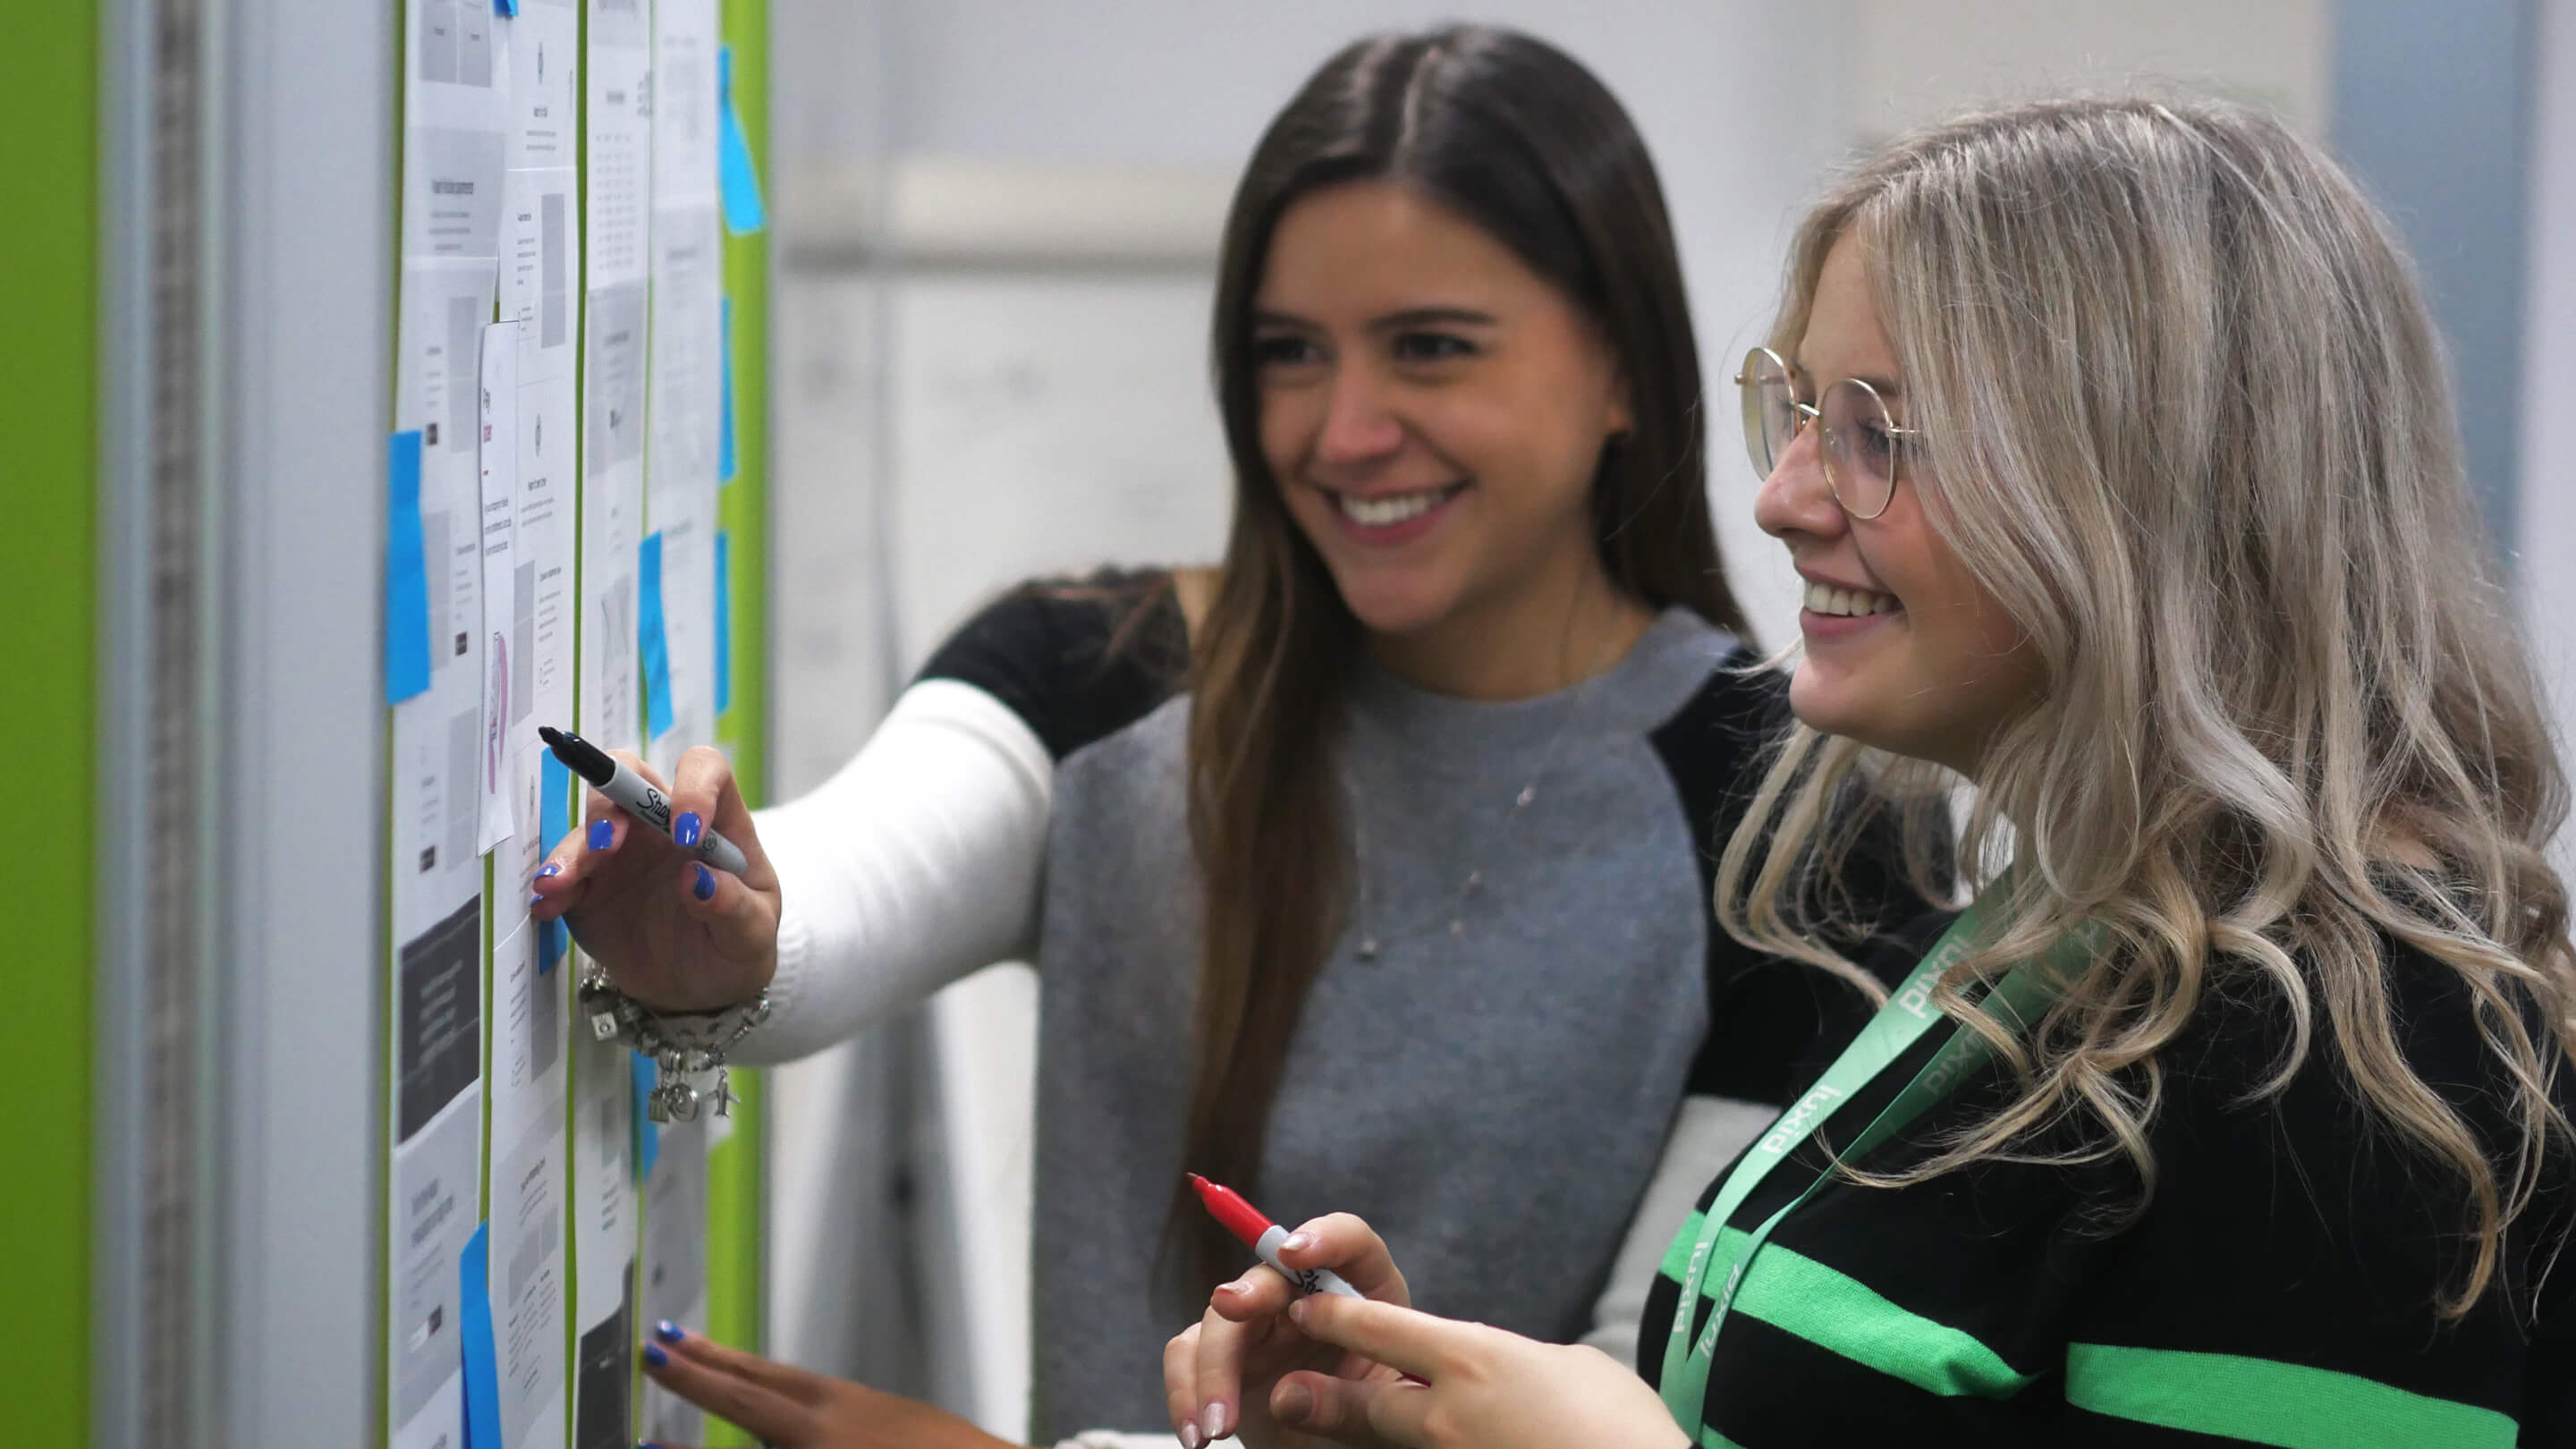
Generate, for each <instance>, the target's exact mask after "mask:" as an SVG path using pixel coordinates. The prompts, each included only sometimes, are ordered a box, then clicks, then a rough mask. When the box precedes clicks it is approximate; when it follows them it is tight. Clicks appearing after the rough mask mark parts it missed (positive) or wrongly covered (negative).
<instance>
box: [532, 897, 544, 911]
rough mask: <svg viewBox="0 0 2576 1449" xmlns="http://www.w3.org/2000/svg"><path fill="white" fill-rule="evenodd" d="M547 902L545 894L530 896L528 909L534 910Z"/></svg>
mask: <svg viewBox="0 0 2576 1449" xmlns="http://www.w3.org/2000/svg"><path fill="white" fill-rule="evenodd" d="M545 903H546V898H545V897H544V896H530V897H528V909H529V910H532V911H533V910H535V909H536V908H537V907H539V906H542V905H544V904H545Z"/></svg>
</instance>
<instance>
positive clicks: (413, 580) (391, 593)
mask: <svg viewBox="0 0 2576 1449" xmlns="http://www.w3.org/2000/svg"><path fill="white" fill-rule="evenodd" d="M428 688H429V559H428V557H427V546H426V545H425V544H423V543H422V542H421V536H420V432H419V430H417V429H414V430H413V431H411V432H408V433H396V434H394V436H393V441H392V443H391V445H390V446H389V447H388V448H387V449H386V450H385V703H387V704H400V703H402V702H403V701H404V700H406V699H409V698H411V697H412V696H413V695H416V694H420V693H423V692H425V691H427V690H428Z"/></svg>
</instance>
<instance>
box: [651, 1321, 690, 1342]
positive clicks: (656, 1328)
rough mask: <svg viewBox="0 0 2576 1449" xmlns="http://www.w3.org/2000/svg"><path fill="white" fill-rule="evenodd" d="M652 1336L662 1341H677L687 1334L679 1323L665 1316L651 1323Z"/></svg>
mask: <svg viewBox="0 0 2576 1449" xmlns="http://www.w3.org/2000/svg"><path fill="white" fill-rule="evenodd" d="M653 1336H654V1337H655V1338H658V1339H660V1340H662V1341H663V1342H664V1343H678V1342H679V1341H680V1340H681V1339H684V1338H686V1337H688V1336H689V1335H688V1332H687V1331H686V1330H684V1329H682V1328H681V1327H680V1325H678V1324H676V1323H673V1322H672V1321H671V1320H669V1319H667V1318H665V1319H663V1320H662V1321H661V1322H659V1323H657V1324H654V1325H653Z"/></svg>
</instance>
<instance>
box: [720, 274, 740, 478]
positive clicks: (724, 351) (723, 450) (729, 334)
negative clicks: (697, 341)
mask: <svg viewBox="0 0 2576 1449" xmlns="http://www.w3.org/2000/svg"><path fill="white" fill-rule="evenodd" d="M717 318H718V321H717V324H716V338H717V341H718V343H719V346H718V348H717V361H718V362H719V363H720V364H721V365H722V368H723V371H724V441H723V443H722V445H721V446H720V447H719V448H718V449H717V451H716V482H718V483H719V484H723V483H730V482H732V481H733V475H734V474H735V473H737V472H739V471H741V470H740V469H739V468H737V467H736V466H735V461H734V451H733V298H731V297H727V298H725V299H724V306H723V309H722V310H721V311H720V312H719V313H718V314H717Z"/></svg>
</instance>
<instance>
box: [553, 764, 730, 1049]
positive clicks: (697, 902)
mask: <svg viewBox="0 0 2576 1449" xmlns="http://www.w3.org/2000/svg"><path fill="white" fill-rule="evenodd" d="M607 754H608V758H609V759H611V760H613V761H615V762H616V764H618V765H620V766H623V767H624V769H626V770H628V771H632V772H633V773H634V774H635V775H637V776H640V777H641V778H642V779H643V780H644V781H645V782H646V783H647V784H649V785H650V786H651V787H652V788H653V789H654V790H656V791H658V792H660V793H661V794H662V795H663V796H665V797H666V798H667V800H668V806H669V811H670V821H671V831H670V834H668V835H665V834H663V833H662V831H660V830H659V829H655V828H652V827H650V826H646V825H644V823H643V822H641V821H638V820H637V819H636V818H635V816H634V815H633V814H632V813H630V812H629V811H627V810H625V809H623V808H620V807H619V806H618V805H616V804H615V803H613V802H612V801H610V800H609V799H608V797H607V796H605V795H602V794H601V793H600V792H599V791H598V790H597V789H596V788H594V789H591V790H588V791H585V792H584V795H585V806H584V810H583V819H584V822H585V823H584V824H583V825H582V826H581V827H579V828H577V829H575V830H574V831H573V833H572V834H570V835H568V836H566V837H564V838H563V839H562V840H559V841H557V842H555V846H554V849H553V850H552V852H550V853H549V854H548V856H547V859H546V863H545V865H543V866H541V867H539V869H538V871H537V875H536V881H535V886H534V888H535V891H536V896H535V899H534V900H532V901H531V902H530V903H529V910H530V913H531V914H532V915H533V916H534V917H535V918H536V919H537V920H540V921H546V920H552V919H554V918H555V917H557V916H561V917H563V918H564V920H565V921H566V923H567V924H569V925H570V926H571V927H572V933H573V936H574V938H575V939H576V940H578V941H579V942H580V943H581V948H582V949H583V950H584V951H587V952H589V953H590V955H591V956H592V957H593V958H595V959H596V960H598V961H599V963H600V964H601V965H602V966H604V967H606V968H607V970H608V974H609V977H610V979H611V980H613V981H615V982H616V984H617V987H618V989H619V990H621V991H624V992H625V993H626V994H627V995H629V996H632V997H634V998H635V999H636V1000H638V1001H641V1002H643V1003H645V1004H646V1005H647V1006H650V1007H653V1008H655V1009H657V1010H661V1011H711V1010H715V1009H718V1008H721V1007H727V1006H733V1005H736V1004H738V1003H741V1002H745V1001H748V1000H750V999H752V998H753V997H755V996H757V995H759V994H760V992H761V990H762V989H763V988H765V987H766V986H768V985H769V980H770V978H771V977H772V976H773V975H775V974H776V973H777V970H778V912H779V893H778V873H777V872H776V871H775V870H773V869H771V868H770V864H769V857H768V856H767V855H766V854H765V853H763V851H762V850H761V848H760V839H759V835H758V833H757V832H756V831H754V830H753V828H752V823H751V809H750V807H749V806H748V805H746V804H745V803H744V802H743V798H742V792H741V790H740V789H739V788H738V787H737V786H736V784H735V782H734V777H733V766H732V764H731V762H729V761H728V760H726V759H725V757H724V755H723V753H722V752H721V751H717V750H712V749H708V748H706V747H704V746H700V747H698V748H696V749H692V750H690V751H689V752H688V753H686V754H684V755H682V756H680V761H679V766H678V769H677V771H676V772H675V775H674V778H673V779H672V780H671V782H670V783H669V784H668V785H667V786H666V785H665V784H664V782H663V780H662V778H661V776H660V775H658V774H657V773H655V772H654V770H653V768H652V767H651V766H649V765H647V764H645V763H644V762H643V761H642V760H640V759H638V758H636V757H635V756H634V755H632V754H629V753H627V752H626V751H623V750H616V751H609V752H607ZM710 831H714V832H719V833H721V834H722V836H723V837H724V839H725V840H727V841H730V842H731V843H732V844H733V846H734V847H735V848H736V849H738V850H740V851H741V853H742V859H743V869H742V871H741V873H740V874H735V873H733V872H730V871H725V870H720V869H718V868H717V867H716V866H714V865H711V864H709V863H708V862H706V861H705V860H702V859H700V858H699V857H700V853H701V847H702V846H703V845H704V844H705V839H706V835H707V833H708V832H710Z"/></svg>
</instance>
